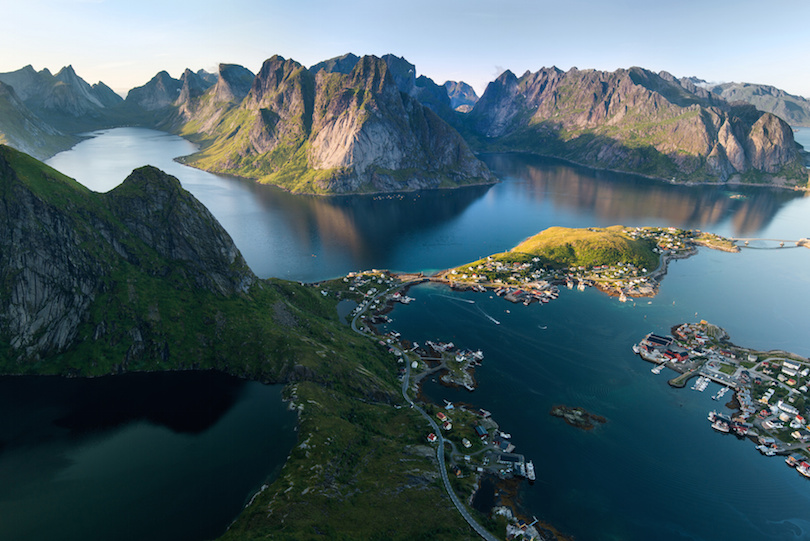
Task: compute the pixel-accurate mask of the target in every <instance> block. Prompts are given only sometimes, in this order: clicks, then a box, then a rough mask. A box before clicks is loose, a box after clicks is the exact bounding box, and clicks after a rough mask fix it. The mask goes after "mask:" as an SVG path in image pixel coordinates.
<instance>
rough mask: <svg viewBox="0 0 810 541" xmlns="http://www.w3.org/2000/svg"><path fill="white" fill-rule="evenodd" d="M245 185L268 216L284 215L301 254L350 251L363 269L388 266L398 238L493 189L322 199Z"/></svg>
mask: <svg viewBox="0 0 810 541" xmlns="http://www.w3.org/2000/svg"><path fill="white" fill-rule="evenodd" d="M245 185H246V186H247V187H248V189H249V190H250V191H251V192H252V193H253V195H254V196H255V198H256V201H258V202H259V204H260V205H261V206H262V207H263V209H264V210H265V211H267V212H270V213H277V214H280V215H282V216H283V220H282V221H283V222H284V224H285V225H286V227H288V228H289V229H290V232H291V235H292V236H293V238H294V239H295V242H297V243H300V246H301V249H302V251H304V252H309V251H311V252H313V253H315V252H317V251H320V250H324V251H342V252H348V253H349V254H351V258H352V260H354V261H356V262H358V264H359V265H360V266H361V268H365V267H363V264H364V262H369V263H370V264H372V265H379V264H380V262H381V261H387V254H389V253H391V252H395V251H396V250H397V247H398V245H399V243H400V242H401V240H399V241H398V239H401V238H402V237H404V236H407V235H411V234H413V233H414V232H416V231H420V230H428V229H431V228H434V227H436V226H439V225H441V224H443V223H445V222H447V221H450V220H452V219H453V218H455V217H457V216H458V215H460V214H461V213H463V212H464V210H465V209H466V208H467V207H468V206H470V204H472V203H473V202H474V201H476V200H477V199H479V198H480V197H482V196H483V195H484V194H485V193H486V192H487V191H488V190H489V189H491V188H492V186H491V185H487V186H469V187H464V188H456V189H452V190H427V191H422V192H409V193H402V194H383V195H352V196H340V197H324V196H302V195H292V194H290V193H287V192H285V191H283V190H280V189H278V188H275V187H273V186H264V185H260V184H256V183H253V182H248V181H245Z"/></svg>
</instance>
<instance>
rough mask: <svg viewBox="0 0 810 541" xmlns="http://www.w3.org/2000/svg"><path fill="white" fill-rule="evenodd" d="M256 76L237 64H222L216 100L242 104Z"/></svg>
mask: <svg viewBox="0 0 810 541" xmlns="http://www.w3.org/2000/svg"><path fill="white" fill-rule="evenodd" d="M255 78H256V75H255V74H254V73H253V72H252V71H250V70H249V69H247V68H244V67H242V66H239V65H236V64H220V65H219V71H218V76H217V82H216V85H215V89H214V99H215V100H216V101H221V102H240V101H242V100H243V99H245V96H247V95H248V92H250V87H251V85H252V84H253V79H255Z"/></svg>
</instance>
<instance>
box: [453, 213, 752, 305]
mask: <svg viewBox="0 0 810 541" xmlns="http://www.w3.org/2000/svg"><path fill="white" fill-rule="evenodd" d="M622 232H623V233H624V234H625V235H627V236H628V237H629V238H631V239H633V240H642V239H644V240H648V241H650V243H651V245H652V248H651V250H652V252H653V253H654V254H657V255H658V257H659V264H658V267H657V268H655V269H648V268H646V267H642V268H637V267H636V265H634V264H633V263H629V262H617V263H613V264H598V265H593V266H589V267H586V266H583V265H577V266H571V267H566V268H560V267H559V266H558V265H555V264H553V262H548V261H545V260H544V259H543V258H540V257H538V256H534V257H531V258H530V259H528V260H527V258H526V257H522V256H525V254H513V253H511V252H507V253H505V254H499V255H491V256H488V257H486V258H485V259H483V260H481V261H478V262H475V263H472V264H470V265H464V266H462V267H459V268H456V269H451V270H449V271H447V272H444V273H440V274H439V275H438V278H440V279H443V280H446V281H447V282H449V284H450V286H451V287H452V288H454V289H473V290H476V291H485V290H486V289H495V290H496V291H499V292H502V293H503V294H504V295H505V298H506V299H507V300H510V301H512V302H522V303H523V304H527V305H528V304H530V303H532V302H535V301H538V302H543V300H544V299H550V298H552V297H551V296H548V294H549V293H553V292H554V291H555V289H556V286H563V285H564V286H566V287H568V288H569V289H573V288H574V287H576V288H577V289H579V290H584V289H585V288H586V287H597V288H599V289H600V290H602V291H604V292H606V293H608V294H610V295H613V296H617V297H619V300H621V301H622V302H625V301H627V300H628V299H629V298H632V297H652V296H654V295H655V294H656V292H657V290H658V284H659V281H660V279H661V277H663V275H664V274H666V270H667V263H668V262H669V260H671V259H683V258H687V257H690V256H692V255H694V254H696V253H697V246H706V247H708V248H712V249H717V250H723V251H729V252H738V251H739V248H738V247H737V246H735V245H734V243H733V242H732V241H730V240H728V239H726V238H724V237H721V236H719V235H715V234H712V233H706V232H703V231H700V230H688V229H678V228H674V227H667V228H663V227H626V228H624V229H623V230H622Z"/></svg>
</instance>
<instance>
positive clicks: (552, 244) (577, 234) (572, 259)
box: [507, 225, 658, 269]
mask: <svg viewBox="0 0 810 541" xmlns="http://www.w3.org/2000/svg"><path fill="white" fill-rule="evenodd" d="M653 248H654V245H653V244H652V243H650V242H647V241H645V240H636V239H633V238H631V237H630V236H629V235H627V234H626V233H624V227H623V226H620V225H614V226H612V227H608V228H596V227H590V228H587V229H571V228H567V227H549V228H548V229H546V230H545V231H542V232H541V233H538V234H537V235H534V236H532V237H529V238H528V239H526V240H524V241H523V242H521V243H520V244H518V245H517V246H515V247H514V248H512V249H511V250H510V251H509V252H507V254H511V255H518V254H526V255H530V256H533V257H535V256H536V257H542V258H545V259H547V260H548V261H549V262H553V263H555V264H557V265H559V266H562V267H565V266H568V267H571V266H584V267H592V266H595V265H615V264H619V263H632V264H633V265H635V266H636V267H638V268H643V267H647V268H650V269H652V268H655V266H656V265H657V264H658V256H657V255H656V254H655V253H654V252H653V251H652V249H653Z"/></svg>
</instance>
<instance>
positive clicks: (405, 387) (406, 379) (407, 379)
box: [352, 282, 500, 541]
mask: <svg viewBox="0 0 810 541" xmlns="http://www.w3.org/2000/svg"><path fill="white" fill-rule="evenodd" d="M411 283H413V282H405V283H403V284H399V285H396V286H393V287H390V288H388V289H386V290H385V291H382V292H380V293H377V294H376V295H375V296H374V297H373V298H372V299H371V300H370V302H369V303H368V305H367V307H368V306H370V305H371V304H372V302H373V301H375V300H377V299H378V298H380V297H382V296H383V295H386V294H388V293H389V292H391V291H393V290H395V289H399V288H403V287H407V286H408V285H411ZM365 311H366V309H363V310H361V311H360V312H358V313H357V314H355V316H354V317H353V318H352V330H353V331H354V332H356V333H359V334H361V335H363V336H365V337H367V338H373V336H372V335H369V334H366V333H364V332H363V331H361V330H360V329H358V328H357V320H358V318H360V316H361V315H362V314H363V313H364V312H365ZM392 347H393V349H394V350H395V351H397V352H399V353H400V354H401V355H402V360H403V362H404V363H405V375H404V376H403V378H402V397H403V398H404V399H405V401H406V402H407V403H408V404H410V406H411V407H412V408H413V409H415V410H416V411H418V412H419V413H420V414H421V415H422V417H424V418H425V419H427V421H428V423H430V427H431V428H432V429H433V432H434V434H436V436H437V437H438V441H439V447H438V448H437V449H436V459H437V460H438V462H439V473H440V474H441V476H442V481H443V482H444V488H445V490H446V491H447V495H448V496H450V500H451V501H452V502H453V505H455V506H456V509H458V512H459V513H460V514H461V516H462V517H463V518H464V520H466V521H467V524H469V525H470V527H471V528H472V529H473V530H475V533H477V534H478V535H480V536H481V537H482V538H483V539H486V540H487V541H500V540H499V539H498V538H497V537H495V536H494V535H492V534H491V533H490V532H489V531H488V530H486V529H485V528H484V527H483V526H481V525H480V524H479V523H478V521H476V520H475V519H474V518H473V516H472V515H470V512H469V511H467V508H466V507H465V506H464V504H463V503H461V500H459V499H458V496H456V493H455V492H454V491H453V487H452V486H451V485H450V478H449V477H448V476H447V467H446V466H445V463H444V444H445V439H444V437H443V436H442V431H441V429H440V428H439V425H438V424H437V423H436V421H434V420H433V417H431V416H430V415H428V414H427V412H426V411H425V410H423V409H422V408H421V407H420V406H419V405H418V404H416V403H415V402H414V401H413V400H412V399H411V397H410V396H408V391H409V390H410V384H411V360H410V359H409V358H408V355H407V354H406V353H405V352H404V351H402V350H401V349H399V348H397V347H394V346H392ZM447 443H450V444H451V445H452V442H449V441H448V442H447Z"/></svg>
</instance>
